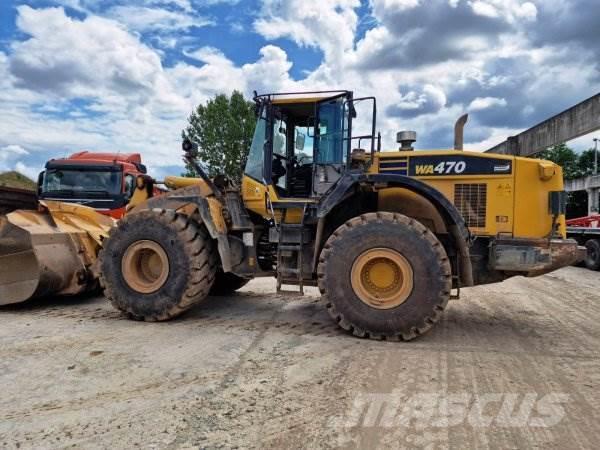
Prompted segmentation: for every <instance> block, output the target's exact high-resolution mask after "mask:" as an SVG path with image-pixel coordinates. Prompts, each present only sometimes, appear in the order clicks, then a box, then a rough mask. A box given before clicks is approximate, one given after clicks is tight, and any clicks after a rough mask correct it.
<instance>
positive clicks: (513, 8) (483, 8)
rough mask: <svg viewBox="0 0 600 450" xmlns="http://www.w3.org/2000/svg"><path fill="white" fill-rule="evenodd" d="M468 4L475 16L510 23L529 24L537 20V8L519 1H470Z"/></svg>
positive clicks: (530, 3) (529, 3)
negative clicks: (500, 19)
mask: <svg viewBox="0 0 600 450" xmlns="http://www.w3.org/2000/svg"><path fill="white" fill-rule="evenodd" d="M470 4H471V8H472V9H473V11H474V12H475V14H478V15H481V16H486V17H492V18H503V19H504V20H507V21H508V22H510V23H513V22H515V21H517V20H523V21H526V22H531V21H535V20H536V18H537V7H536V6H535V5H534V4H533V3H532V2H521V1H519V0H475V1H470Z"/></svg>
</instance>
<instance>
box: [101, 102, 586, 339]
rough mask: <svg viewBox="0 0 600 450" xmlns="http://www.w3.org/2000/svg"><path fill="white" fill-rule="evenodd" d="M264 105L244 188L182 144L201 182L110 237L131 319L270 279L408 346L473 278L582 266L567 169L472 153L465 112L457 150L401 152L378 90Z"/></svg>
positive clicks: (112, 274)
mask: <svg viewBox="0 0 600 450" xmlns="http://www.w3.org/2000/svg"><path fill="white" fill-rule="evenodd" d="M255 101H256V105H257V124H256V129H255V133H254V139H253V141H252V145H251V148H250V151H249V155H248V160H247V163H246V166H245V170H244V176H243V180H242V184H241V188H237V187H235V186H233V185H231V184H229V183H228V182H227V181H226V180H224V179H222V178H221V179H216V180H211V179H209V178H208V177H207V176H206V175H205V173H204V172H203V170H202V168H201V167H199V166H198V165H197V164H196V162H195V161H196V156H197V147H195V146H194V145H193V144H192V143H190V142H184V145H183V147H184V152H185V153H184V155H185V159H186V161H187V162H188V163H190V164H196V170H197V172H198V173H199V174H200V177H201V179H200V180H195V181H193V182H191V184H190V185H189V186H187V187H183V188H181V189H177V190H174V191H172V192H170V193H168V194H166V195H162V196H160V197H156V198H151V199H149V200H147V201H145V202H143V203H141V204H139V205H138V206H136V207H135V208H133V209H132V210H131V211H130V213H129V214H128V215H127V216H126V217H125V218H124V219H123V220H122V221H120V223H119V224H118V226H117V227H116V228H113V229H112V230H111V231H110V235H109V238H108V239H107V240H105V241H104V244H103V249H102V250H101V253H100V277H101V283H102V284H103V286H104V288H105V294H106V296H107V297H108V299H109V300H110V301H111V302H112V304H113V305H114V306H115V307H116V308H118V309H119V310H121V311H123V312H125V313H127V314H128V315H129V316H130V317H132V318H135V319H140V320H147V321H158V320H167V319H171V318H173V317H175V316H177V315H179V314H181V313H182V312H183V311H185V310H187V309H188V308H190V307H192V306H193V305H195V304H197V303H199V302H201V301H202V300H203V299H205V298H206V297H207V295H208V294H209V292H210V290H211V288H212V286H213V285H214V284H215V283H217V285H218V286H219V290H220V291H221V292H224V291H227V290H228V289H229V290H230V291H233V290H235V289H237V288H238V287H240V286H241V285H243V284H244V283H245V282H246V281H247V280H249V279H251V278H254V277H264V276H268V277H275V278H276V280H277V291H278V292H284V291H282V286H284V285H290V286H296V287H297V288H298V292H300V293H302V292H303V288H304V286H307V285H311V286H318V287H319V290H320V292H321V294H322V298H323V303H324V305H325V308H326V309H327V310H328V312H329V314H330V315H331V317H332V318H333V320H334V321H335V322H336V323H337V324H338V325H339V326H341V327H342V328H344V329H345V330H348V331H349V332H351V333H353V334H354V335H356V336H360V337H369V338H374V339H389V340H410V339H413V338H415V337H417V336H419V335H422V334H423V333H425V332H427V331H428V330H429V329H431V328H432V327H433V325H435V323H436V322H437V321H438V320H439V319H440V317H441V315H442V313H443V311H444V309H445V308H446V306H447V304H448V300H449V299H450V298H451V297H453V296H457V295H458V293H459V290H460V289H461V288H462V287H469V286H475V285H478V284H484V283H491V282H498V281H502V280H504V279H506V278H508V277H511V276H514V275H524V276H536V275H539V274H542V273H545V272H549V271H552V270H554V269H557V268H559V267H563V266H565V265H569V264H571V263H573V262H575V261H576V260H577V259H578V247H577V243H576V242H575V241H573V240H569V239H566V236H565V217H564V212H565V194H564V192H563V178H562V171H561V168H560V167H559V166H557V165H555V164H553V163H551V162H548V161H543V160H536V159H527V158H521V157H514V156H506V155H497V154H482V153H474V152H467V151H462V127H463V126H464V123H465V121H466V117H463V118H461V119H460V120H459V122H457V125H456V143H455V150H444V151H414V150H413V147H412V144H413V142H414V141H415V139H416V136H415V133H414V132H401V133H399V134H398V141H399V143H400V144H401V147H400V149H399V150H397V151H381V139H380V137H379V135H378V134H377V133H376V131H375V130H376V125H375V116H376V100H375V98H373V97H365V98H354V97H353V94H352V92H349V91H332V92H308V93H299V94H298V93H292V94H267V95H257V96H256V97H255ZM359 104H361V105H362V106H365V105H367V106H368V115H370V117H364V116H363V117H361V118H360V119H361V120H362V121H363V123H364V121H365V120H367V122H368V123H369V124H370V132H369V133H368V134H366V135H365V134H361V135H357V133H353V124H354V123H355V122H356V121H357V120H359V118H358V115H357V106H358V105H359ZM362 109H364V108H362ZM365 142H367V144H368V145H366V147H368V148H365V149H363V148H361V146H362V145H363V144H364V143H365ZM142 184H143V180H142ZM138 188H140V189H141V188H143V186H142V187H140V186H138Z"/></svg>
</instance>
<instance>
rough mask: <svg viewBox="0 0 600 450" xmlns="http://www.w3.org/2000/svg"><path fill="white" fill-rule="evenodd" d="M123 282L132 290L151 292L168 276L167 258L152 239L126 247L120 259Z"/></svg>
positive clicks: (159, 286)
mask: <svg viewBox="0 0 600 450" xmlns="http://www.w3.org/2000/svg"><path fill="white" fill-rule="evenodd" d="M121 272H122V274H123V278H124V279H125V282H126V283H127V284H128V285H129V287H130V288H131V289H133V290H134V291H137V292H140V293H142V294H151V293H152V292H156V291H157V290H158V289H160V288H161V287H162V285H163V284H165V281H167V277H168V276H169V258H168V257H167V253H166V252H165V251H164V250H163V248H162V247H161V246H160V245H159V244H157V243H156V242H154V241H148V240H142V241H137V242H134V243H133V244H131V245H130V246H129V247H127V250H125V254H124V255H123V259H122V260H121Z"/></svg>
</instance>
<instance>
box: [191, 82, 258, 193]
mask: <svg viewBox="0 0 600 450" xmlns="http://www.w3.org/2000/svg"><path fill="white" fill-rule="evenodd" d="M255 125H256V117H255V114H254V103H253V102H249V101H247V100H246V99H244V96H243V95H242V94H241V93H240V92H238V91H233V93H232V94H231V96H227V95H224V94H220V95H217V96H216V97H215V98H213V99H211V100H208V101H207V102H206V104H200V105H198V107H197V108H196V109H195V110H194V111H192V113H191V114H190V116H189V117H188V126H187V127H186V129H185V130H183V131H182V137H183V138H184V139H186V138H187V139H189V140H191V141H192V142H195V143H196V144H198V158H199V159H200V161H201V162H202V163H203V164H204V165H205V166H206V168H207V169H208V175H209V176H211V177H213V176H216V175H218V174H224V175H226V176H227V177H229V178H230V179H232V180H234V181H236V182H239V181H240V179H241V176H242V170H243V168H244V166H245V165H246V159H247V157H248V151H249V150H250V145H251V143H252V136H253V133H254V126H255ZM184 175H185V176H190V177H193V176H197V175H196V173H195V171H194V169H193V167H190V166H189V165H188V166H186V173H184Z"/></svg>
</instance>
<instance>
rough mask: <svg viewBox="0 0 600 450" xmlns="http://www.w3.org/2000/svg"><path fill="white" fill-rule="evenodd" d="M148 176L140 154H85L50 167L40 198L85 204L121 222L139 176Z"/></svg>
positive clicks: (55, 161)
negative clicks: (120, 219)
mask: <svg viewBox="0 0 600 450" xmlns="http://www.w3.org/2000/svg"><path fill="white" fill-rule="evenodd" d="M146 172H147V170H146V167H145V166H144V165H143V164H142V159H141V156H140V154H139V153H130V154H122V153H93V152H88V151H82V152H78V153H74V154H72V155H71V156H69V157H67V158H58V159H51V160H50V161H48V162H47V163H46V166H45V170H44V171H43V172H41V173H40V175H39V177H38V197H39V199H40V200H58V201H62V202H67V203H78V204H82V205H85V206H89V207H91V208H94V209H95V210H97V211H98V212H100V213H102V214H106V215H109V216H111V217H113V218H115V219H119V218H121V217H122V216H123V214H125V207H126V206H127V203H128V202H129V199H130V198H131V196H132V195H133V192H134V190H135V185H136V178H137V176H138V175H142V174H146Z"/></svg>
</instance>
